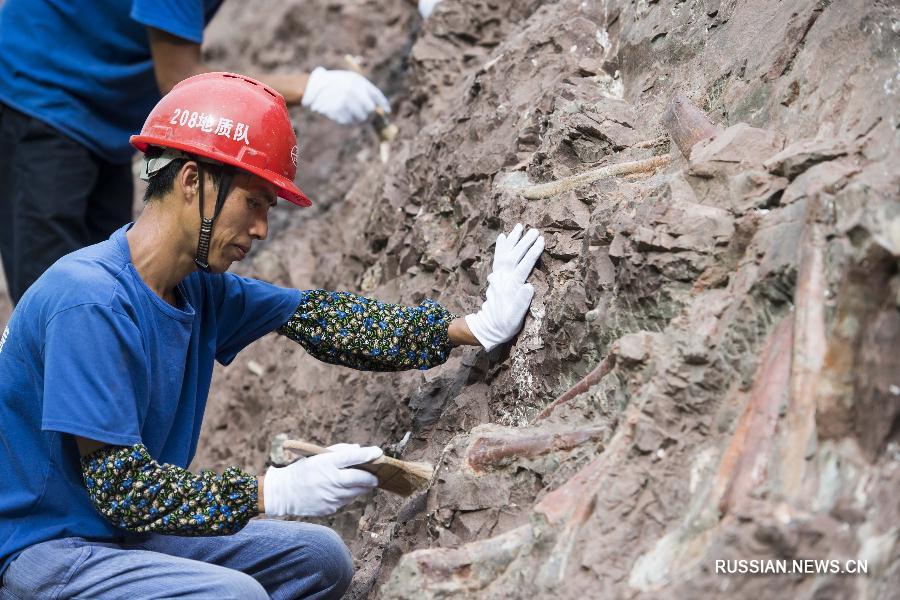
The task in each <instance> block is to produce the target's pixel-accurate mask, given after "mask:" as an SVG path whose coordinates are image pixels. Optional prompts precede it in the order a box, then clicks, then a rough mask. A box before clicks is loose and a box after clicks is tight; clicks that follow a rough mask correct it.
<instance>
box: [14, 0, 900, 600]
mask: <svg viewBox="0 0 900 600" xmlns="http://www.w3.org/2000/svg"><path fill="white" fill-rule="evenodd" d="M898 23H900V12H898V9H897V6H896V4H894V3H890V2H876V1H875V0H870V1H863V0H846V1H843V2H827V1H819V0H800V1H797V2H780V1H777V0H747V1H744V2H736V1H732V0H722V1H719V0H703V1H701V0H692V1H689V2H684V1H682V0H659V1H645V0H639V1H637V2H625V1H613V0H609V1H605V2H603V1H592V0H588V1H582V0H560V1H557V2H540V1H537V0H520V1H516V2H487V1H483V0H444V1H443V2H442V3H441V4H440V5H438V7H437V9H436V10H435V12H434V14H433V16H432V17H431V19H430V20H429V21H428V22H427V23H425V24H423V25H420V24H419V19H418V15H417V13H416V11H415V7H414V5H413V4H412V3H409V2H406V1H401V0H393V1H377V2H376V1H375V0H362V1H356V0H354V1H351V0H330V1H329V2H323V3H315V2H301V1H300V0H278V1H275V0H271V1H269V2H252V3H242V2H229V3H226V6H225V8H224V9H223V11H222V13H221V14H220V15H219V16H218V17H217V19H216V21H215V22H214V25H213V27H212V28H211V30H210V35H209V42H208V44H207V48H206V52H207V57H208V59H209V60H210V62H211V63H212V64H214V65H217V66H221V67H227V68H230V69H233V70H244V71H246V72H248V73H253V72H254V71H260V70H279V69H288V68H296V67H305V68H312V67H314V66H316V65H317V64H325V65H326V66H330V67H342V66H343V64H342V61H341V57H342V55H343V54H344V53H349V54H353V55H357V56H359V57H360V58H361V62H362V64H363V66H364V69H365V70H366V71H367V72H368V73H369V74H370V76H371V77H372V79H373V80H374V81H375V82H376V83H378V84H379V85H381V86H382V87H383V88H385V89H386V90H387V91H388V93H389V94H390V95H391V96H392V100H393V105H394V112H393V115H392V116H393V120H394V122H395V123H396V124H397V125H398V126H399V129H400V135H399V137H398V138H397V139H396V140H395V141H394V142H393V143H392V145H391V149H390V156H389V158H388V160H387V162H384V163H382V162H381V160H379V156H378V147H377V146H378V144H377V138H376V137H375V134H374V132H373V131H370V130H368V129H365V128H359V129H354V128H339V127H337V126H335V125H333V124H331V123H330V122H328V121H326V120H325V119H323V118H319V117H317V116H314V115H309V114H307V113H302V114H301V113H299V112H298V113H297V117H298V120H299V132H300V137H301V146H302V152H301V173H300V175H299V177H298V181H299V182H300V184H301V185H302V186H303V187H304V189H305V190H306V191H307V192H308V193H309V194H310V196H311V197H312V198H313V199H314V201H315V202H316V206H315V208H313V209H310V210H307V211H300V210H296V209H293V208H292V207H281V208H279V209H278V210H277V211H273V221H274V222H273V227H272V233H271V238H270V241H269V242H267V243H266V244H264V245H263V247H262V249H261V250H260V251H259V253H258V254H257V255H255V256H254V257H253V258H252V260H248V261H246V264H243V265H242V266H241V271H240V272H242V273H245V274H251V275H254V276H258V277H261V278H264V279H268V280H271V281H274V282H276V283H279V284H283V285H291V286H296V287H302V288H309V287H324V288H330V289H341V290H350V291H356V292H361V293H365V294H368V295H371V296H375V297H378V298H381V299H383V300H387V301H394V302H403V303H415V302H418V301H420V300H421V299H423V298H425V297H430V298H434V299H436V300H438V301H440V302H442V303H443V304H445V306H447V307H448V308H449V309H451V310H453V311H455V312H457V313H459V314H464V313H465V312H467V311H470V310H473V309H475V308H477V306H478V305H479V303H480V298H481V297H482V294H483V290H484V283H485V281H486V276H487V274H488V272H489V268H490V261H491V250H492V244H493V241H494V239H495V238H496V236H497V234H498V233H499V232H501V231H505V230H508V229H509V228H510V227H511V226H512V225H514V224H515V223H517V222H523V223H528V224H531V225H535V226H538V227H540V228H541V229H542V231H543V232H544V235H545V237H546V238H547V249H546V252H545V254H544V256H543V258H542V259H541V261H540V262H539V264H538V267H537V269H536V271H535V272H534V274H533V275H532V282H533V283H534V286H535V288H536V296H535V300H534V304H533V305H532V307H531V311H530V315H529V317H528V319H527V320H526V323H525V326H524V329H523V331H522V333H521V334H520V335H519V337H518V339H517V340H516V341H515V343H514V344H513V345H510V346H507V347H504V348H502V349H498V350H496V351H494V352H492V353H491V354H489V355H488V354H485V353H483V352H480V351H478V350H476V349H472V348H469V349H457V350H455V351H454V354H453V356H452V357H451V358H450V360H449V361H448V362H447V364H445V365H443V366H442V367H439V368H436V369H433V370H431V371H427V372H414V373H402V374H373V373H359V372H355V371H351V370H349V369H343V368H338V367H333V366H329V365H324V364H320V363H318V362H316V361H315V360H314V359H312V358H311V357H309V356H307V355H305V354H304V352H303V351H302V349H300V348H299V347H298V346H295V345H293V344H292V343H291V342H289V341H287V340H285V339H282V338H278V337H275V336H270V337H267V338H265V339H263V340H261V341H259V342H257V343H256V344H255V345H253V346H252V347H251V348H249V349H248V350H247V351H245V352H244V353H243V354H242V355H241V356H239V357H238V359H237V360H236V361H235V363H234V364H233V365H232V366H231V367H229V368H227V369H220V370H219V372H218V373H217V375H216V380H215V386H214V393H213V395H212V397H211V398H210V401H209V407H208V410H207V417H206V421H205V424H204V432H203V439H202V443H201V449H200V453H199V455H198V457H197V461H196V466H198V467H213V468H221V467H223V466H225V465H229V464H242V465H244V466H246V467H250V468H253V469H257V470H259V469H262V468H263V466H264V465H263V463H264V460H265V457H266V455H267V453H268V448H269V442H270V440H271V439H272V438H273V437H274V436H275V435H276V434H278V433H289V434H290V435H291V437H296V438H302V439H307V440H310V441H314V442H318V443H333V442H339V441H356V442H363V443H372V444H378V445H382V446H388V445H391V444H396V443H398V442H399V441H400V440H401V439H402V438H404V436H405V434H406V433H407V432H411V435H410V436H409V440H408V442H406V443H404V444H401V447H402V452H401V456H402V458H405V459H408V460H426V461H430V462H432V463H433V464H435V465H436V466H437V467H438V471H437V474H436V476H435V480H434V481H433V483H432V485H431V487H430V488H429V489H428V490H427V491H426V492H423V493H421V494H419V495H418V496H415V497H412V498H410V499H403V500H401V499H399V498H398V497H396V496H391V495H388V494H385V493H383V492H378V493H376V494H375V495H374V496H373V497H370V498H367V499H365V500H364V501H359V502H356V503H354V504H353V505H351V506H350V507H348V508H347V509H345V510H344V511H342V512H340V513H339V514H338V515H336V516H334V517H333V518H331V519H327V520H323V522H326V523H328V524H330V525H331V526H333V527H335V528H336V529H337V530H338V531H339V532H340V533H341V534H342V535H343V537H344V539H346V540H347V541H348V543H349V544H350V546H351V549H352V551H353V554H354V557H355V560H356V564H357V574H356V577H355V579H354V583H353V587H352V588H351V592H350V595H349V597H351V598H363V597H369V598H471V597H483V598H575V597H584V598H659V597H670V598H682V597H684V598H693V597H703V598H707V597H721V598H726V597H727V598H763V597H776V596H777V597H785V596H791V597H798V598H832V597H841V598H889V597H892V596H893V597H896V596H895V594H896V593H897V592H896V590H898V589H900V544H898V524H900V504H898V502H897V492H898V490H900V277H898V258H900V201H898V191H900V175H898V174H900V135H898V115H900V100H898V97H900V96H898V94H900V71H898V66H897V65H898V56H900V37H898V30H900V25H898ZM677 94H682V95H684V97H686V98H687V99H688V100H689V101H690V102H691V103H693V104H694V105H695V106H696V107H698V108H699V109H701V110H702V111H703V112H705V113H706V114H708V115H709V117H710V118H711V120H712V121H713V122H714V124H715V127H713V128H712V129H711V130H710V131H709V135H707V136H706V137H705V138H704V139H701V140H700V141H699V142H698V143H696V144H693V145H692V146H691V149H690V152H689V153H687V155H688V156H689V158H685V153H682V151H681V149H680V148H679V146H678V144H680V143H682V141H681V140H680V139H679V140H678V144H676V143H671V142H670V137H669V135H668V133H667V131H666V129H665V128H664V127H663V116H664V114H665V113H666V109H667V107H668V106H669V103H670V101H671V99H672V98H673V97H675V96H676V95H677ZM665 154H668V155H669V156H668V158H667V159H665V160H662V159H661V160H660V161H659V164H656V163H654V165H655V166H654V167H653V168H650V169H648V170H645V171H643V172H638V173H633V174H629V175H620V176H613V177H608V178H603V179H599V180H596V181H592V182H588V183H585V184H579V185H576V186H574V187H570V188H566V186H562V187H561V188H560V189H559V190H558V192H556V193H552V194H550V195H548V196H546V197H542V198H540V199H536V200H527V199H525V198H524V197H523V190H524V189H527V188H530V187H532V186H535V185H537V184H543V183H548V182H552V181H558V180H563V179H564V178H566V177H572V176H575V175H578V174H580V173H583V172H585V171H588V170H590V169H593V168H597V167H603V166H609V165H617V164H620V163H623V162H627V161H639V160H646V159H651V158H653V157H659V156H662V155H665ZM0 316H2V311H0ZM251 362H252V364H251ZM586 376H587V377H586ZM583 378H584V379H585V381H583V382H582V384H581V385H580V386H579V387H577V388H575V389H574V390H573V391H572V392H571V393H568V394H567V393H566V392H567V390H569V389H570V388H572V387H573V385H574V384H576V382H579V381H580V380H582V379H583ZM751 558H763V559H776V558H778V559H794V558H799V559H803V558H829V559H839V560H841V561H843V560H846V559H864V560H867V561H868V569H869V573H868V575H866V576H856V577H853V576H843V575H836V574H820V575H813V574H809V575H801V574H794V575H782V576H778V577H758V576H756V577H751V576H740V575H730V576H724V575H719V574H716V573H715V570H714V566H715V561H716V560H717V559H751ZM892 589H893V590H894V592H891V591H890V590H892Z"/></svg>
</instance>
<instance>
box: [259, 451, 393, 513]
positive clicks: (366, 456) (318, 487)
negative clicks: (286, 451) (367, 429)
mask: <svg viewBox="0 0 900 600" xmlns="http://www.w3.org/2000/svg"><path fill="white" fill-rule="evenodd" d="M328 449H329V450H331V452H326V453H324V454H317V455H316V456H310V457H309V458H304V459H301V460H298V461H297V462H295V463H292V464H290V465H288V466H286V467H269V469H268V471H266V477H265V479H264V480H263V502H264V504H265V507H266V515H268V516H275V517H280V516H284V515H295V516H298V517H321V516H323V515H330V514H331V513H333V512H335V511H336V510H337V509H339V508H340V507H342V506H344V505H345V504H347V503H348V502H350V501H351V500H353V499H354V498H356V497H357V496H359V495H360V494H364V493H366V492H368V491H369V490H371V489H372V488H374V487H375V486H377V485H378V478H377V477H375V476H374V475H372V474H371V473H368V472H366V471H363V470H361V469H348V468H347V467H352V466H353V465H360V464H363V463H367V462H370V461H373V460H375V459H376V458H378V457H379V456H381V455H382V454H383V452H382V451H381V448H377V447H375V446H366V447H362V448H360V446H359V444H336V445H334V446H329V447H328Z"/></svg>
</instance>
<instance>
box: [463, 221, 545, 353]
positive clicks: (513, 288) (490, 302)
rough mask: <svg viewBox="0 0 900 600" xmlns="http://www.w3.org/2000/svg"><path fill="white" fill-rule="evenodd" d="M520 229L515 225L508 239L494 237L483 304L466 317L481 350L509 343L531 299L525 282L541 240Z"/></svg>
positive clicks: (533, 232) (533, 231) (535, 232)
mask: <svg viewBox="0 0 900 600" xmlns="http://www.w3.org/2000/svg"><path fill="white" fill-rule="evenodd" d="M523 229H524V228H523V227H522V225H521V224H517V225H516V226H515V227H514V228H513V230H512V231H511V232H509V235H505V234H502V233H501V234H500V235H498V236H497V247H496V249H495V250H494V265H493V270H492V272H491V274H490V275H488V289H487V301H485V303H484V304H482V305H481V310H479V311H478V312H477V313H474V314H471V315H466V325H468V326H469V330H470V331H471V332H472V335H474V336H475V337H476V338H477V339H478V341H479V342H481V345H482V346H484V349H485V350H491V349H492V348H494V346H496V345H497V344H502V343H503V342H506V341H508V340H511V339H512V338H513V336H515V335H516V334H517V333H518V332H519V330H520V329H522V324H523V323H524V322H525V313H527V312H528V307H529V305H530V304H531V299H532V298H533V297H534V287H533V286H532V285H531V284H530V283H525V281H526V280H527V279H528V274H529V273H531V269H532V268H534V263H536V262H537V259H538V257H539V256H540V255H541V252H543V250H544V238H543V237H541V235H540V233H539V232H538V230H537V229H529V230H528V232H527V233H526V234H525V235H524V236H523V235H522V230H523Z"/></svg>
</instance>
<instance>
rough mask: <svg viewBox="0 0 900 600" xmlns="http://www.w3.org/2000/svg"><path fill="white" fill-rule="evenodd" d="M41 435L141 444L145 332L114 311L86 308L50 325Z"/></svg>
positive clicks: (146, 398)
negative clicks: (56, 433)
mask: <svg viewBox="0 0 900 600" xmlns="http://www.w3.org/2000/svg"><path fill="white" fill-rule="evenodd" d="M43 362H44V397H43V407H42V415H41V429H43V430H45V431H60V432H64V433H71V434H73V435H78V436H82V437H86V438H90V439H92V440H96V441H98V442H106V443H108V444H116V445H128V446H131V445H134V444H137V443H140V442H141V421H142V419H143V415H144V414H145V413H146V408H147V405H148V402H149V397H150V394H149V386H148V382H149V366H148V361H147V356H146V352H145V351H144V346H143V340H142V337H141V333H140V330H138V328H137V326H136V325H135V324H134V322H132V321H131V320H130V319H129V318H127V317H126V316H125V315H123V314H121V313H118V312H115V311H114V310H112V309H111V308H110V307H109V306H103V305H99V304H82V305H80V306H75V307H73V308H69V309H66V310H64V311H61V312H59V313H57V314H56V315H54V316H53V318H52V319H50V321H49V323H48V324H47V331H46V337H45V341H44V353H43Z"/></svg>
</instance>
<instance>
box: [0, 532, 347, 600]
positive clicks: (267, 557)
mask: <svg viewBox="0 0 900 600" xmlns="http://www.w3.org/2000/svg"><path fill="white" fill-rule="evenodd" d="M352 576H353V562H352V560H351V559H350V552H349V551H348V550H347V547H346V546H345V545H344V542H343V541H341V538H340V537H338V535H337V534H336V533H335V532H334V531H332V530H331V529H328V528H327V527H322V526H320V525H312V524H309V523H297V522H291V521H275V520H265V519H254V520H252V521H250V523H248V524H247V526H246V527H244V529H242V530H241V531H239V532H238V533H236V534H234V535H225V536H215V537H179V536H172V535H158V534H145V535H135V537H134V539H129V540H127V541H126V542H124V543H118V544H116V543H108V542H92V541H87V540H85V539H84V538H77V537H70V538H63V539H59V540H51V541H48V542H42V543H40V544H35V545H34V546H31V547H29V548H27V549H25V551H24V552H22V553H21V554H20V555H19V556H18V558H16V559H15V560H14V561H13V562H12V563H10V565H9V567H8V568H7V570H6V572H5V573H4V574H3V580H2V585H0V599H2V600H31V599H32V598H40V599H41V600H44V599H47V600H56V599H57V598H91V599H106V598H113V599H114V598H128V599H129V600H137V599H140V600H144V599H145V598H146V599H149V598H208V599H213V600H227V599H232V598H233V599H235V600H255V599H257V598H276V599H280V598H315V599H319V598H340V597H341V596H342V595H343V594H344V592H345V591H346V589H347V588H348V587H349V585H350V579H351V578H352Z"/></svg>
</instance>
